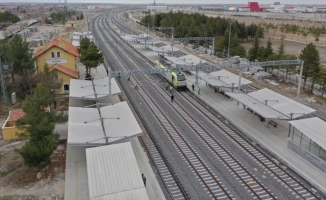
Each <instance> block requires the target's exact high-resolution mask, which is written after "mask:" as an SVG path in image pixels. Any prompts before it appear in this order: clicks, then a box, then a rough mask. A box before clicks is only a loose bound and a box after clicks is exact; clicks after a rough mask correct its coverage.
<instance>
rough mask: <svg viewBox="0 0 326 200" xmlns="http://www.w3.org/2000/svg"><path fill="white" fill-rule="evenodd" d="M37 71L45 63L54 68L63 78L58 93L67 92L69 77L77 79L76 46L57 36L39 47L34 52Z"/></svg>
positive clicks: (40, 70)
mask: <svg viewBox="0 0 326 200" xmlns="http://www.w3.org/2000/svg"><path fill="white" fill-rule="evenodd" d="M34 58H35V59H36V67H37V72H43V71H44V66H45V64H47V65H48V67H49V69H50V71H53V70H55V71H56V72H57V73H58V75H59V77H60V78H61V79H62V80H63V86H62V89H60V91H58V93H61V94H65V93H69V84H70V79H79V73H78V68H77V63H78V59H79V52H78V49H77V47H75V46H74V45H72V44H71V43H69V42H67V41H66V39H65V37H57V38H55V39H53V40H52V41H51V42H49V43H48V44H46V45H45V46H44V47H43V48H39V49H38V51H37V52H36V53H35V54H34Z"/></svg>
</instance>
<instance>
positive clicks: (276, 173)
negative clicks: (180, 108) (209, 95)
mask: <svg viewBox="0 0 326 200" xmlns="http://www.w3.org/2000/svg"><path fill="white" fill-rule="evenodd" d="M252 87H253V88H255V89H259V88H258V87H256V86H254V85H252ZM181 94H182V93H181ZM182 95H183V94H182ZM183 96H184V97H185V95H183ZM191 96H192V97H193V95H191ZM185 98H186V97H185ZM186 99H187V100H188V101H189V102H191V103H192V105H193V106H194V107H197V110H198V111H200V112H201V113H203V114H204V115H206V116H207V117H208V118H209V119H210V120H211V121H212V122H213V123H214V124H215V125H216V126H217V128H218V129H219V130H221V132H223V133H225V135H226V136H227V137H228V138H229V139H230V140H231V141H232V142H234V143H235V144H236V145H237V146H238V147H239V148H240V149H241V150H243V151H244V152H245V153H246V154H249V156H250V157H252V158H253V159H254V160H255V161H256V162H257V163H258V164H259V165H261V166H263V168H264V169H265V170H266V171H267V173H269V174H271V175H272V176H273V177H274V178H275V179H277V180H278V181H281V182H282V185H284V186H285V187H287V188H288V189H289V190H292V191H293V193H292V194H294V195H295V196H296V197H297V198H302V199H319V196H317V195H316V194H315V192H316V191H315V190H314V189H312V190H309V189H308V188H306V186H305V185H303V184H301V182H300V181H299V180H297V179H296V178H295V177H294V176H292V175H291V173H290V172H288V171H286V170H285V169H284V166H280V165H279V162H278V161H276V160H275V159H272V158H270V157H269V156H267V155H266V154H265V153H263V152H262V151H261V150H260V149H258V148H257V147H256V146H255V145H253V144H252V143H250V141H248V140H247V139H245V138H244V136H243V135H241V134H240V133H238V132H237V131H236V130H235V129H234V128H232V127H231V126H230V125H228V124H227V123H225V122H224V121H223V120H221V119H220V118H219V117H218V116H217V115H216V114H215V113H213V112H212V111H211V110H209V109H207V106H205V105H203V104H202V103H200V104H199V105H201V106H200V108H198V106H196V105H198V101H196V103H194V102H192V101H191V100H190V99H189V98H186ZM192 100H196V99H192ZM204 111H205V112H204ZM207 112H208V113H210V114H212V116H208V115H207V114H206V113H207ZM181 115H183V114H181ZM216 119H218V123H217V120H216ZM322 120H324V119H322ZM187 121H190V119H189V118H188V119H187ZM210 139H211V138H210ZM206 145H208V146H209V144H207V143H206ZM210 148H211V146H210ZM247 181H248V180H247Z"/></svg>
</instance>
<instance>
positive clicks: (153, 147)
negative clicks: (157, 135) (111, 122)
mask: <svg viewBox="0 0 326 200" xmlns="http://www.w3.org/2000/svg"><path fill="white" fill-rule="evenodd" d="M108 49H110V48H108ZM110 53H111V56H113V57H114V58H115V59H116V61H117V62H118V63H119V65H120V67H123V63H122V62H121V60H120V59H119V58H118V57H117V56H116V55H115V54H112V52H110ZM138 116H139V115H138ZM143 124H144V123H143ZM141 140H142V142H143V144H144V145H145V148H146V150H147V152H148V153H149V157H150V159H151V160H152V162H153V164H154V165H155V168H156V170H157V173H158V175H159V176H160V177H161V180H162V181H163V184H164V185H165V187H166V188H167V191H168V193H169V195H170V197H171V199H178V200H182V199H189V198H188V195H187V194H186V192H185V191H184V189H183V188H182V186H181V184H180V183H179V182H178V180H177V178H176V176H175V174H173V171H172V169H171V167H170V166H169V164H168V162H167V160H166V159H165V158H164V155H163V154H162V152H161V150H160V149H159V147H158V145H157V144H156V142H155V140H154V139H153V138H152V137H151V136H150V135H149V134H148V133H147V132H145V133H144V136H142V137H141Z"/></svg>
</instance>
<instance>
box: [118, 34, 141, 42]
mask: <svg viewBox="0 0 326 200" xmlns="http://www.w3.org/2000/svg"><path fill="white" fill-rule="evenodd" d="M120 37H121V38H122V39H124V40H128V41H136V40H137V37H138V36H137V35H121V36H120Z"/></svg>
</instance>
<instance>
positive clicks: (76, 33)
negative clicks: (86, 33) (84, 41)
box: [73, 32, 83, 35]
mask: <svg viewBox="0 0 326 200" xmlns="http://www.w3.org/2000/svg"><path fill="white" fill-rule="evenodd" d="M73 35H83V33H81V32H73Z"/></svg>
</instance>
